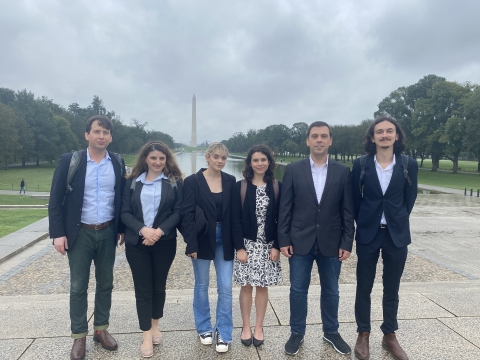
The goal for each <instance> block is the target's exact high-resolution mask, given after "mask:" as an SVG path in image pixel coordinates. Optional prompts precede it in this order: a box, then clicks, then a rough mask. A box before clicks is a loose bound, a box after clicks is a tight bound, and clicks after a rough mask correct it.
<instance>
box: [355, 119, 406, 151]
mask: <svg viewBox="0 0 480 360" xmlns="http://www.w3.org/2000/svg"><path fill="white" fill-rule="evenodd" d="M383 121H388V122H389V123H392V124H393V125H394V126H395V131H396V133H397V134H398V140H395V144H394V145H393V153H394V154H396V155H398V154H401V153H402V152H403V150H405V148H406V147H407V138H406V137H405V133H404V132H403V130H402V127H401V126H400V124H399V123H398V122H397V120H395V119H394V118H392V117H390V116H386V115H382V116H379V117H377V118H376V119H375V120H374V121H373V122H372V123H371V124H370V126H369V127H368V129H367V131H366V132H365V142H364V143H363V145H364V146H365V152H366V153H367V154H369V155H375V154H376V153H377V145H376V144H375V143H374V142H372V140H373V138H374V135H373V131H374V130H375V126H376V125H378V124H380V123H381V122H383Z"/></svg>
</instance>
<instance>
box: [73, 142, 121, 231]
mask: <svg viewBox="0 0 480 360" xmlns="http://www.w3.org/2000/svg"><path fill="white" fill-rule="evenodd" d="M115 179H116V178H115V171H114V170H113V164H112V159H111V158H110V155H109V154H108V151H107V153H106V155H105V157H104V158H103V159H102V161H100V164H97V163H96V162H95V161H93V160H92V159H91V158H90V153H89V150H88V149H87V171H86V173H85V190H84V192H83V206H82V215H81V220H80V221H81V222H82V223H84V224H90V225H95V224H103V223H105V222H107V221H110V220H112V219H113V218H114V217H115V205H114V201H115Z"/></svg>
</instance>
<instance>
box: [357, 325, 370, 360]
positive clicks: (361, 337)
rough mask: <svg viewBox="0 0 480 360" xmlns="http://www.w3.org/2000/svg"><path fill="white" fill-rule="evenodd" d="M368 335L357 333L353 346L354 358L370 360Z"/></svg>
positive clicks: (363, 332)
mask: <svg viewBox="0 0 480 360" xmlns="http://www.w3.org/2000/svg"><path fill="white" fill-rule="evenodd" d="M369 340H370V333H369V332H368V331H362V332H359V333H358V337H357V343H356V344H355V356H356V357H357V359H359V360H368V359H370V345H369Z"/></svg>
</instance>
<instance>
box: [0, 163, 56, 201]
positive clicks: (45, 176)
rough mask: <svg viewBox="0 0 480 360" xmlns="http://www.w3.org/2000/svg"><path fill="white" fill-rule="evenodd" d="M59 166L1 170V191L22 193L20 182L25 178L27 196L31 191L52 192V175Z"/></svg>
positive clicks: (46, 165) (43, 165)
mask: <svg viewBox="0 0 480 360" xmlns="http://www.w3.org/2000/svg"><path fill="white" fill-rule="evenodd" d="M56 166H57V164H56V163H55V164H52V165H50V164H42V165H40V166H27V167H25V168H20V167H18V168H17V167H15V168H9V169H8V170H4V169H2V170H0V190H16V191H20V180H22V178H25V183H26V188H27V194H28V192H29V191H47V192H49V191H50V186H51V185H52V175H53V171H54V170H55V167H56Z"/></svg>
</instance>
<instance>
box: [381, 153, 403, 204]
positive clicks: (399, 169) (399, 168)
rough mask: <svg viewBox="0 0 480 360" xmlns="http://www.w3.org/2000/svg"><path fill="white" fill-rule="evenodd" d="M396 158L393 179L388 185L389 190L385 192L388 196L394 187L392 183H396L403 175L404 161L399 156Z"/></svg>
mask: <svg viewBox="0 0 480 360" xmlns="http://www.w3.org/2000/svg"><path fill="white" fill-rule="evenodd" d="M394 156H395V166H394V167H393V172H392V178H391V179H390V182H389V183H388V187H387V190H386V191H385V195H387V192H388V190H390V188H391V187H392V182H394V181H395V180H396V179H399V176H400V175H402V159H401V158H399V156H397V155H394ZM402 176H403V175H402Z"/></svg>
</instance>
